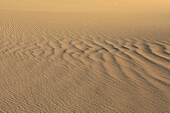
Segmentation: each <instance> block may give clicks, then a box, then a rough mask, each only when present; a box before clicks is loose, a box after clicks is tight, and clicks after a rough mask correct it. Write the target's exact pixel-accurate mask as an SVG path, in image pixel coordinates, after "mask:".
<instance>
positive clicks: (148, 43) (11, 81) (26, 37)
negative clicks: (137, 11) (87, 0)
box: [0, 11, 170, 113]
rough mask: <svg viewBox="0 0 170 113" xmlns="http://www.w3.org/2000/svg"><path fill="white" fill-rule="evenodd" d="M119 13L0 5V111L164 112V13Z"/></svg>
mask: <svg viewBox="0 0 170 113" xmlns="http://www.w3.org/2000/svg"><path fill="white" fill-rule="evenodd" d="M125 17H127V16H126V15H125V16H120V15H111V14H104V13H103V14H98V13H93V14H89V13H83V14H82V13H74V14H73V13H50V12H46V13H45V12H24V11H18V12H17V11H0V112H2V113H3V112H4V113H6V112H9V113H15V112H16V113H27V112H28V113H37V112H46V113H61V112H65V113H71V112H75V113H80V112H85V113H87V112H101V113H113V112H126V113H132V112H136V113H139V112H150V113H151V112H155V113H156V112H157V113H161V112H162V113H163V112H164V113H166V112H168V111H169V110H170V109H169V108H170V106H169V105H170V103H169V102H170V101H169V99H170V40H169V39H170V31H169V29H170V23H169V21H168V20H169V19H170V18H169V17H168V16H160V15H158V16H154V15H153V16H141V17H140V16H136V17H134V16H132V15H131V16H128V18H125ZM151 17H152V18H151ZM153 18H154V19H153Z"/></svg>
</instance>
